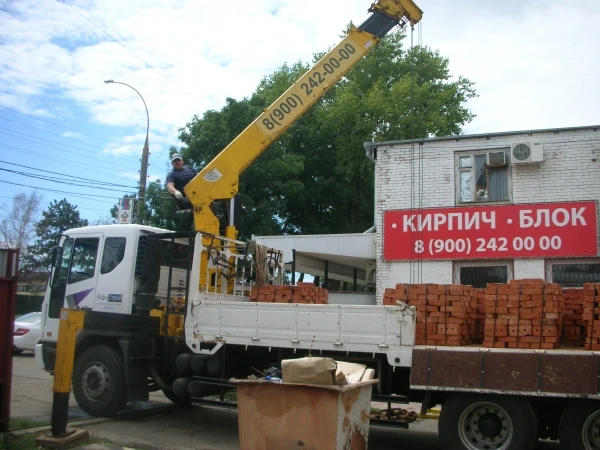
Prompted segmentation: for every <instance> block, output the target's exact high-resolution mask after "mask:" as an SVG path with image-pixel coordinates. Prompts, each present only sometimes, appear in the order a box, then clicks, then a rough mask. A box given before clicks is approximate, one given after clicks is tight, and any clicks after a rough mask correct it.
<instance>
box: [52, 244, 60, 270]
mask: <svg viewBox="0 0 600 450" xmlns="http://www.w3.org/2000/svg"><path fill="white" fill-rule="evenodd" d="M61 256H62V249H61V248H60V247H54V248H53V249H52V267H56V266H57V265H58V264H60V260H61Z"/></svg>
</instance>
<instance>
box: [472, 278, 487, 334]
mask: <svg viewBox="0 0 600 450" xmlns="http://www.w3.org/2000/svg"><path fill="white" fill-rule="evenodd" d="M485 292H486V289H485V288H473V315H472V317H473V321H474V322H475V324H474V328H475V331H474V332H473V335H472V339H473V343H481V342H483V337H484V334H485V333H484V328H485V327H484V326H485Z"/></svg>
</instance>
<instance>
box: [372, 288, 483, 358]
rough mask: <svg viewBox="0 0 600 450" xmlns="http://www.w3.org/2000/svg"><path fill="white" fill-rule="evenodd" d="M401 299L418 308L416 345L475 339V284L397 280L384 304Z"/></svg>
mask: <svg viewBox="0 0 600 450" xmlns="http://www.w3.org/2000/svg"><path fill="white" fill-rule="evenodd" d="M397 300H399V301H401V302H404V303H406V304H408V305H410V306H414V307H416V309H417V317H416V319H417V320H416V322H417V323H416V333H415V344H416V345H440V346H443V345H451V346H455V345H468V344H471V343H472V341H471V334H472V331H473V326H474V320H473V319H472V317H471V316H472V312H473V311H472V305H473V287H472V286H462V285H458V284H456V285H443V284H442V285H439V284H397V285H396V288H395V289H392V288H389V289H386V290H385V294H384V296H383V304H384V305H388V306H395V305H397V303H396V301H397Z"/></svg>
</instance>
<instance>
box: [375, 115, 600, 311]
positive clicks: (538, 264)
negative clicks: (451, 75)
mask: <svg viewBox="0 0 600 450" xmlns="http://www.w3.org/2000/svg"><path fill="white" fill-rule="evenodd" d="M530 141H541V142H542V143H543V146H544V162H543V164H541V165H540V166H539V167H538V166H523V165H521V166H511V169H510V170H511V191H510V192H511V195H512V203H514V204H523V203H544V202H561V201H583V200H595V201H597V200H599V198H600V127H589V128H580V129H564V130H540V131H535V132H524V133H514V134H490V135H478V136H460V137H457V138H453V139H433V140H428V141H425V142H424V143H423V145H422V146H420V145H419V144H418V143H415V144H414V145H413V144H412V143H397V144H394V143H382V145H381V146H378V147H377V164H376V218H375V222H376V225H377V242H376V248H377V252H376V254H377V300H378V302H381V299H382V298H383V292H384V290H385V288H388V287H394V286H395V285H396V283H402V282H403V283H407V282H421V281H422V282H424V283H425V282H429V283H450V282H452V278H453V275H452V268H453V265H452V262H451V261H434V262H428V261H421V262H418V263H417V262H412V263H411V262H386V261H384V260H383V239H382V238H383V233H382V231H383V212H384V211H387V210H394V209H411V208H414V209H419V208H436V207H452V206H457V205H456V200H455V199H456V196H455V189H456V188H455V184H456V183H455V167H454V165H455V163H454V161H455V157H454V156H455V153H456V152H461V151H475V150H486V149H494V148H498V149H500V148H507V147H510V145H511V144H514V143H519V142H530ZM421 154H422V165H421V163H420V161H419V159H420V158H419V156H420V155H421ZM599 215H600V211H599ZM598 223H600V217H599V218H598ZM543 273H544V260H540V259H538V260H520V261H518V262H517V261H515V264H514V277H515V278H526V277H527V278H528V277H530V276H531V275H533V274H536V275H538V274H543Z"/></svg>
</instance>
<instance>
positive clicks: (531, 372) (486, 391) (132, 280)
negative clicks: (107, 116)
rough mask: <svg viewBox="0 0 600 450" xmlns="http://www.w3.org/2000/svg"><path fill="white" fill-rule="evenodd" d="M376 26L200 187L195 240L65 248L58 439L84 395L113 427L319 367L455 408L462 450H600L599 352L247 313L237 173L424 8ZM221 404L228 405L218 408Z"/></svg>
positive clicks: (195, 192) (118, 236) (374, 321)
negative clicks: (245, 381)
mask: <svg viewBox="0 0 600 450" xmlns="http://www.w3.org/2000/svg"><path fill="white" fill-rule="evenodd" d="M371 12H373V14H372V15H371V16H370V17H369V19H367V21H366V22H365V23H363V24H362V25H361V26H360V27H358V28H355V27H351V28H350V30H349V33H348V36H347V37H346V38H345V39H344V40H343V41H342V42H341V43H340V44H339V45H338V46H336V47H335V48H333V49H332V50H331V51H330V52H329V53H327V54H326V55H325V56H324V57H323V58H322V59H321V60H320V61H319V62H317V63H316V65H315V66H314V67H313V68H312V69H311V70H309V71H308V72H307V73H306V74H305V75H304V76H303V77H301V78H300V79H299V80H298V81H297V82H296V83H295V84H294V85H293V86H292V87H291V88H290V89H289V90H288V91H286V92H285V93H284V94H283V95H282V96H281V97H280V98H279V99H278V100H277V101H276V102H275V103H274V104H273V105H272V106H271V107H269V108H268V109H266V110H265V111H264V112H263V113H262V114H261V116H259V117H258V118H257V119H256V120H255V122H253V123H252V124H251V125H250V126H249V127H248V128H247V129H246V130H244V131H243V132H242V133H241V134H240V136H238V137H237V138H236V139H235V140H234V141H233V142H232V143H231V144H230V145H229V146H228V147H227V148H225V149H224V150H223V151H222V152H221V153H220V154H219V155H218V156H217V157H216V158H215V159H214V160H213V161H211V162H210V163H209V164H208V165H207V166H206V167H205V168H204V169H203V170H202V171H201V172H200V173H199V174H198V175H197V176H196V178H195V179H194V180H192V181H191V182H190V183H189V184H188V186H186V188H185V193H186V196H187V197H188V198H189V199H190V201H191V203H192V205H193V214H194V222H195V231H193V232H179V233H175V232H170V231H167V230H161V229H156V228H152V227H148V226H142V225H110V226H97V227H86V228H80V229H73V230H68V231H66V232H64V233H63V236H62V238H61V240H60V243H59V245H58V247H57V248H56V250H55V252H54V255H53V270H52V276H51V281H50V283H49V287H48V289H47V292H46V294H45V298H44V304H43V316H44V319H43V329H44V332H43V336H44V337H43V343H42V344H39V345H38V346H37V347H36V360H37V361H38V363H39V364H40V366H42V367H43V368H45V369H46V370H48V371H53V372H54V388H53V389H54V405H53V418H52V434H53V435H54V436H60V435H61V434H64V432H65V429H66V409H67V407H68V399H69V395H70V390H71V381H72V387H73V391H74V394H75V398H76V399H77V402H78V404H79V406H80V407H81V408H82V409H83V410H84V411H86V412H87V413H89V414H91V415H104V416H110V415H115V414H117V413H118V412H119V411H120V410H122V409H123V408H124V406H125V405H126V403H127V402H129V401H140V400H146V399H148V395H149V392H151V391H154V390H162V391H163V392H164V393H165V394H166V395H167V396H168V397H169V398H170V399H172V400H173V401H175V402H177V403H190V402H191V403H218V404H230V403H229V402H227V401H225V396H224V394H225V391H226V390H228V389H233V388H234V386H233V385H232V384H230V383H229V382H228V381H227V380H228V379H230V378H231V377H236V378H245V377H247V376H248V375H250V374H253V373H255V368H259V369H261V370H263V369H265V368H269V367H271V366H273V365H275V366H276V365H277V364H278V363H279V362H280V361H281V360H282V359H286V358H293V357H301V356H307V355H309V354H312V355H316V354H318V355H323V356H330V357H332V358H334V359H339V360H346V361H352V362H360V363H363V364H365V365H367V366H368V367H369V368H372V369H374V370H375V373H376V377H377V378H378V380H379V382H378V384H377V388H376V389H375V395H374V398H375V399H378V400H382V401H386V402H393V403H406V402H408V401H418V402H421V403H422V405H423V410H427V409H428V408H429V407H431V406H433V405H436V404H441V405H442V413H441V416H440V421H439V433H440V438H441V441H442V442H443V443H444V445H445V446H446V447H447V448H449V449H461V450H462V449H468V450H487V449H496V450H526V449H530V448H532V447H533V446H534V444H535V442H536V441H537V439H538V438H540V437H542V438H548V437H549V438H554V439H556V438H560V440H561V444H562V446H563V448H565V449H566V450H579V449H586V450H590V449H600V433H599V432H598V430H599V429H600V402H598V396H599V392H600V382H599V380H600V370H599V368H600V354H598V353H597V352H591V351H584V350H581V351H577V350H568V351H567V350H543V351H542V350H540V351H538V350H518V349H488V348H482V347H424V346H415V345H414V342H415V328H416V327H415V320H414V316H415V311H414V309H412V308H411V307H409V306H407V305H405V304H402V303H398V304H397V305H396V306H381V305H370V306H365V305H348V304H345V305H336V304H325V305H323V304H318V305H313V304H280V303H260V302H257V303H254V302H250V301H249V293H250V291H251V290H252V289H253V288H254V284H253V283H254V279H255V275H256V268H257V265H258V264H257V263H260V262H261V261H257V258H256V255H257V253H258V252H256V251H253V249H252V246H249V245H248V244H247V243H245V242H241V241H238V240H237V239H236V238H237V231H236V229H235V226H234V224H233V223H232V222H230V223H229V225H228V226H227V228H226V229H225V232H224V233H220V230H219V221H218V220H217V218H216V217H215V216H214V215H213V214H212V211H211V208H210V204H211V203H212V202H213V201H214V200H222V199H226V200H231V202H232V203H233V200H232V199H233V198H234V196H235V194H236V193H237V189H238V177H239V174H240V173H241V172H242V171H243V170H244V169H245V168H246V167H247V166H248V165H249V164H250V163H251V162H252V161H253V160H254V159H255V158H256V157H257V156H258V155H260V153H262V152H263V151H264V150H265V149H266V148H267V147H268V145H269V144H270V143H271V142H272V141H273V140H274V139H276V138H277V136H279V134H281V133H282V132H283V131H284V130H285V129H286V128H287V127H289V126H290V125H291V124H292V123H293V122H294V121H295V120H296V119H297V118H298V117H299V116H300V115H301V114H302V113H303V112H304V111H306V109H308V107H309V106H310V105H311V104H313V103H314V102H315V101H316V100H317V99H318V98H319V97H320V95H322V93H323V92H325V91H326V90H327V89H328V88H329V87H330V86H332V85H333V84H334V83H335V81H337V80H339V79H340V78H341V77H342V76H343V74H344V73H346V71H347V70H348V69H349V68H350V67H352V65H353V64H355V63H356V62H358V61H359V60H360V59H361V58H362V56H363V55H364V54H366V53H367V52H368V51H369V50H370V49H372V48H373V47H374V45H375V44H376V43H377V41H378V40H379V38H380V37H381V36H383V35H385V34H386V33H387V32H388V31H389V30H390V29H392V28H393V27H394V26H395V25H397V24H398V22H399V21H404V20H406V21H408V22H410V23H413V24H414V23H416V22H417V21H418V20H420V17H421V11H420V10H419V9H418V8H417V7H416V6H415V5H414V4H413V3H412V1H410V0H379V1H378V2H377V3H376V4H373V5H372V7H371ZM230 216H234V214H233V207H232V212H231V213H230ZM220 234H224V236H221V235H220ZM214 394H219V400H212V399H207V398H206V397H208V396H211V395H214ZM384 422H385V421H379V422H377V421H372V423H379V424H384ZM387 423H388V424H392V422H391V421H389V422H387ZM395 425H397V426H406V425H405V424H404V423H401V422H397V423H395Z"/></svg>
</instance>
